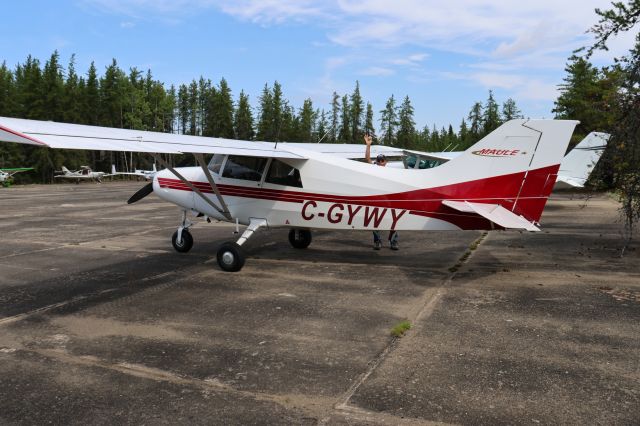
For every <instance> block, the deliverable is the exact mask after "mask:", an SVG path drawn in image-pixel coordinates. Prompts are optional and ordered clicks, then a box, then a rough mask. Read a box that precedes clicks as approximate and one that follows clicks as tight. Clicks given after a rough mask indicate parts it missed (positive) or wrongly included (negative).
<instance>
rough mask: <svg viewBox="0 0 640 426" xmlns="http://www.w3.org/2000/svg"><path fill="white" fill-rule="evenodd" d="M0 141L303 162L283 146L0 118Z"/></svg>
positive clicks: (298, 154)
mask: <svg viewBox="0 0 640 426" xmlns="http://www.w3.org/2000/svg"><path fill="white" fill-rule="evenodd" d="M0 141H5V142H15V143H22V144H29V145H37V146H43V147H50V148H58V149H87V150H96V151H127V152H128V151H132V152H149V153H162V154H183V153H201V154H230V155H247V156H254V157H277V158H297V159H303V158H306V156H305V155H304V153H297V152H293V150H290V149H287V148H286V145H285V144H282V143H279V144H277V145H276V144H275V143H274V142H249V141H240V140H232V139H223V138H210V137H202V136H189V135H176V134H172V133H160V132H146V131H140V130H129V129H115V128H111V127H97V126H85V125H79V124H66V123H56V122H52V121H36V120H23V119H18V118H8V117H0Z"/></svg>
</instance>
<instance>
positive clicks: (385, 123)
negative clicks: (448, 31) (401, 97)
mask: <svg viewBox="0 0 640 426" xmlns="http://www.w3.org/2000/svg"><path fill="white" fill-rule="evenodd" d="M380 127H381V129H382V143H383V144H384V145H389V146H393V145H395V140H396V128H397V127H398V115H397V112H396V100H395V98H394V97H393V95H391V97H390V98H389V99H388V100H387V103H386V105H385V108H384V109H383V110H382V111H380Z"/></svg>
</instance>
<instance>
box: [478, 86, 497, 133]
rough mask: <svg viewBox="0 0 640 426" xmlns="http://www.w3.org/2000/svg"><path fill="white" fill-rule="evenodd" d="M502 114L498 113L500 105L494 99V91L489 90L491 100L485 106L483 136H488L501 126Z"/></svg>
mask: <svg viewBox="0 0 640 426" xmlns="http://www.w3.org/2000/svg"><path fill="white" fill-rule="evenodd" d="M500 124H501V123H500V114H499V112H498V103H497V102H496V100H495V99H494V97H493V91H492V90H489V98H488V99H487V103H486V104H485V105H484V114H483V116H482V134H483V135H488V134H489V133H491V132H492V131H494V130H495V129H497V128H498V127H499V126H500Z"/></svg>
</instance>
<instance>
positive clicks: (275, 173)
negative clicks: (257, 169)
mask: <svg viewBox="0 0 640 426" xmlns="http://www.w3.org/2000/svg"><path fill="white" fill-rule="evenodd" d="M265 182H267V183H273V184H276V185H285V186H296V187H298V188H302V180H301V179H300V171H299V170H298V169H296V168H295V167H291V166H290V165H288V164H285V163H283V162H282V161H280V160H276V159H275V158H274V159H273V161H272V162H271V167H269V172H268V173H267V178H266V179H265Z"/></svg>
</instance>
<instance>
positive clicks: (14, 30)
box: [0, 0, 633, 127]
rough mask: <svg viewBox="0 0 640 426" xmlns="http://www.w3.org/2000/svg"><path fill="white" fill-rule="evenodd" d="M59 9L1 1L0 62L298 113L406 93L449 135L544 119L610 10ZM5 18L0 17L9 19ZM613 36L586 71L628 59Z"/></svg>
mask: <svg viewBox="0 0 640 426" xmlns="http://www.w3.org/2000/svg"><path fill="white" fill-rule="evenodd" d="M518 3H519V2H513V1H507V0H492V1H488V0H449V1H447V2H439V1H431V0H423V1H420V0H394V1H393V2H391V1H383V0H326V1H316V0H279V1H277V0H235V1H233V0H173V1H170V0H67V1H55V2H52V1H45V0H43V1H35V0H22V1H19V2H13V1H12V2H7V4H5V5H4V7H3V11H4V16H5V19H4V20H3V25H2V26H1V27H0V52H1V53H0V60H5V61H6V62H7V65H9V66H10V67H14V66H15V65H16V64H17V63H19V62H23V61H24V60H25V58H26V57H27V55H29V54H31V55H33V56H35V57H37V58H39V59H40V60H41V61H42V62H43V63H44V61H46V59H47V58H48V57H49V56H50V55H51V53H52V52H53V51H54V50H56V49H57V50H58V52H59V53H60V55H61V60H62V62H63V63H65V64H66V63H67V62H68V60H69V58H70V56H71V54H73V53H75V54H76V69H77V70H78V71H79V72H81V73H83V74H84V73H86V70H87V69H88V67H89V64H90V62H91V61H95V63H96V65H97V67H98V70H99V71H100V72H101V73H102V72H103V70H104V67H105V66H106V65H108V64H109V63H110V62H111V59H112V58H115V59H117V61H118V64H119V65H120V67H121V68H123V69H125V70H128V68H129V67H137V68H139V69H142V70H146V69H147V68H150V69H151V70H152V72H153V74H154V77H155V78H156V79H158V80H160V81H162V82H164V83H166V84H167V85H170V84H176V85H179V84H181V83H188V82H189V81H191V80H192V79H194V78H196V79H197V78H199V77H200V76H204V77H205V78H209V79H211V80H212V81H214V82H217V81H219V80H220V78H221V77H225V78H226V79H227V81H228V82H229V84H230V86H231V88H232V90H233V94H234V96H235V97H237V95H238V93H239V92H240V90H241V89H244V90H245V92H247V93H248V94H249V96H250V100H251V103H252V105H253V106H254V107H255V106H256V105H257V103H258V96H259V94H260V92H261V90H262V88H263V87H264V84H265V83H269V84H270V85H271V84H272V83H273V81H274V80H277V81H279V82H280V83H281V84H282V86H283V89H284V93H285V97H286V98H287V99H289V100H290V101H291V102H292V104H293V105H294V106H295V107H296V108H298V107H301V106H302V102H303V100H304V99H305V98H308V97H310V98H311V99H312V100H313V103H314V106H316V107H320V108H326V109H328V108H329V102H330V97H331V94H332V92H333V91H334V90H335V91H337V92H338V93H339V94H340V95H342V94H345V93H351V91H352V90H353V87H354V84H355V81H356V80H358V81H359V82H360V88H361V92H362V94H363V96H364V98H365V99H366V100H368V101H370V102H372V104H373V107H374V110H375V111H376V112H378V111H379V110H381V109H382V108H383V107H384V104H385V102H386V100H387V99H388V97H389V96H390V95H391V94H393V95H394V96H395V97H396V98H397V99H401V98H404V96H405V95H409V97H410V99H411V101H412V104H413V106H414V108H415V120H416V124H417V126H418V127H422V126H424V125H425V124H426V125H429V126H431V125H432V124H433V123H436V124H437V125H438V126H443V125H448V124H449V123H452V124H454V126H457V125H458V124H459V123H460V120H461V119H462V118H463V117H466V115H467V113H468V111H469V109H470V107H471V105H472V104H473V102H475V101H482V102H484V100H485V99H486V98H487V95H488V90H489V89H492V90H493V91H494V93H495V96H496V99H497V100H498V101H500V102H503V101H504V100H506V99H507V98H508V97H512V98H513V99H515V100H516V102H517V104H518V106H519V107H520V109H521V110H522V111H523V113H524V114H525V116H529V117H536V118H537V117H547V118H548V117H551V116H552V114H551V109H552V108H553V100H554V99H555V98H556V96H557V85H558V84H559V83H561V82H562V78H563V76H564V66H565V64H566V59H567V57H568V56H569V55H570V54H571V52H572V50H574V49H575V48H578V47H580V46H583V45H585V44H588V43H589V40H590V38H589V37H590V36H589V35H587V34H585V31H586V30H587V29H588V28H589V27H590V26H591V25H592V24H593V23H595V22H596V21H597V16H596V15H595V13H594V12H593V10H594V8H596V7H600V8H607V7H608V6H609V4H610V3H609V2H608V1H603V0H583V1H574V0H569V1H560V2H559V1H550V0H537V1H536V2H532V3H535V4H531V5H525V4H518ZM7 18H8V19H7ZM632 42H633V34H629V35H626V36H624V37H621V38H620V39H617V40H614V41H613V43H612V45H611V47H612V49H611V51H610V52H609V53H601V54H598V55H596V57H595V58H594V62H596V64H600V65H602V64H606V63H609V62H610V60H611V58H612V57H613V56H616V55H620V54H622V53H624V52H625V51H627V50H628V49H629V48H630V47H631V46H632Z"/></svg>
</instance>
